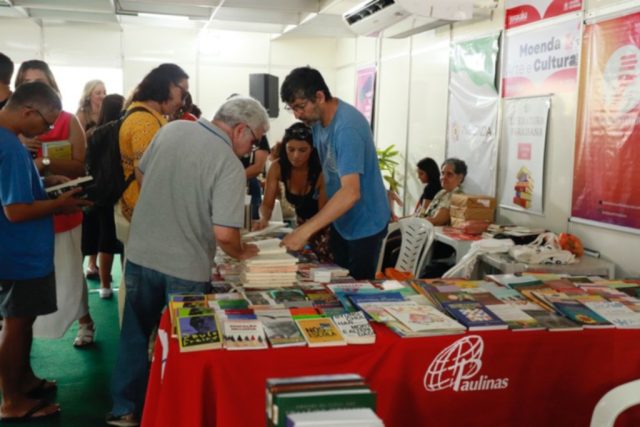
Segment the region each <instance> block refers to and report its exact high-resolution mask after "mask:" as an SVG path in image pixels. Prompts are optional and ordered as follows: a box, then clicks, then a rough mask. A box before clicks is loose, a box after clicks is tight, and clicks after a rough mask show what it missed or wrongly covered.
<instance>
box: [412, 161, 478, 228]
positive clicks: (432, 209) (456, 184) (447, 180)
mask: <svg viewBox="0 0 640 427" xmlns="http://www.w3.org/2000/svg"><path fill="white" fill-rule="evenodd" d="M466 176H467V164H466V163H465V162H464V160H460V159H456V158H449V159H447V160H445V161H444V162H443V163H442V167H441V168H440V184H441V185H442V190H440V191H439V192H438V194H436V196H435V197H434V198H433V200H432V201H431V203H429V207H428V208H427V209H426V210H425V211H424V213H423V214H422V215H420V216H421V217H423V218H425V219H426V220H428V221H429V222H430V223H431V224H433V225H436V226H438V225H449V224H450V222H451V215H450V212H449V207H450V205H451V196H452V195H453V194H462V188H461V186H462V183H463V182H464V178H465V177H466Z"/></svg>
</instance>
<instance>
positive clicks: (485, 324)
mask: <svg viewBox="0 0 640 427" xmlns="http://www.w3.org/2000/svg"><path fill="white" fill-rule="evenodd" d="M442 306H443V307H444V309H445V310H446V311H447V312H448V313H449V314H451V315H452V316H453V317H454V318H455V319H456V320H457V321H458V322H460V323H462V324H463V325H465V326H466V327H467V329H469V330H470V331H484V330H494V329H507V328H508V327H509V326H508V325H507V324H506V323H505V322H503V321H502V320H501V319H500V318H499V317H498V316H496V315H495V314H494V313H493V312H492V311H490V310H488V309H487V308H486V307H485V306H484V305H482V304H480V303H479V302H477V301H453V302H444V303H442Z"/></svg>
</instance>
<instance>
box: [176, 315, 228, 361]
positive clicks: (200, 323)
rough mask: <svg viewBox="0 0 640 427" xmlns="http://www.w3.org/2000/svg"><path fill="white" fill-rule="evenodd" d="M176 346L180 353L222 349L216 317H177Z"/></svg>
mask: <svg viewBox="0 0 640 427" xmlns="http://www.w3.org/2000/svg"><path fill="white" fill-rule="evenodd" d="M176 323H177V326H178V344H179V346H180V351H181V352H189V351H199V350H210V349H215V348H220V347H222V339H221V337H220V329H219V327H218V322H217V320H216V316H215V315H213V314H203V315H197V316H188V317H179V318H178V319H177V321H176Z"/></svg>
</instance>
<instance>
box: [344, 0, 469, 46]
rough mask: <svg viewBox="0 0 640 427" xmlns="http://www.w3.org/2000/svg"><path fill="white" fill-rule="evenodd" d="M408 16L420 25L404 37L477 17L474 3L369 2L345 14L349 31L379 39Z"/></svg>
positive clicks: (430, 0)
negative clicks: (380, 34) (384, 31)
mask: <svg viewBox="0 0 640 427" xmlns="http://www.w3.org/2000/svg"><path fill="white" fill-rule="evenodd" d="M409 17H416V18H418V20H419V21H420V22H421V25H419V26H418V27H415V28H414V29H413V30H412V31H409V32H403V33H402V35H401V36H404V37H406V36H408V35H410V34H415V33H416V32H419V31H426V30H429V29H432V28H436V27H439V26H442V25H448V24H450V23H452V22H457V21H463V20H470V19H475V18H476V17H475V16H474V3H473V0H369V1H366V2H364V3H362V4H360V5H358V6H356V7H354V8H353V9H351V10H349V11H348V12H346V13H345V14H344V15H343V19H344V21H345V23H346V24H347V25H348V26H349V28H350V29H351V30H352V31H353V32H354V33H356V34H359V35H362V36H377V35H378V34H379V33H380V32H381V31H383V30H385V29H387V28H389V27H391V26H392V25H394V24H397V23H398V22H400V21H402V20H404V19H406V18H409ZM392 37H400V36H398V35H394V36H392Z"/></svg>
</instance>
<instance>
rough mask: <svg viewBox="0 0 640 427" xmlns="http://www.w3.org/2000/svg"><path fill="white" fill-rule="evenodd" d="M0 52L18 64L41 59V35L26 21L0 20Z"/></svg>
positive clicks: (38, 29)
mask: <svg viewBox="0 0 640 427" xmlns="http://www.w3.org/2000/svg"><path fill="white" fill-rule="evenodd" d="M0 52H2V53H4V54H5V55H7V56H8V57H9V58H11V60H12V61H13V62H14V63H16V64H19V63H21V62H24V61H27V60H29V59H42V34H41V29H40V27H39V26H38V25H36V24H34V23H33V22H32V21H31V20H28V19H0Z"/></svg>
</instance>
